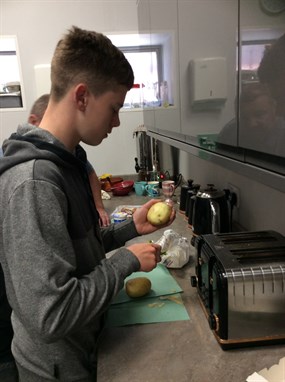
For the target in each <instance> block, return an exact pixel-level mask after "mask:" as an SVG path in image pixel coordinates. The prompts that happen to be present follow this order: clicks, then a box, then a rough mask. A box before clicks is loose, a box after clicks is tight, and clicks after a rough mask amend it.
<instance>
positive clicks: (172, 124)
mask: <svg viewBox="0 0 285 382" xmlns="http://www.w3.org/2000/svg"><path fill="white" fill-rule="evenodd" d="M138 14H139V32H140V34H142V33H148V32H149V42H150V45H152V46H153V47H157V48H158V51H159V60H158V61H159V64H158V68H159V80H158V82H157V83H151V84H150V83H149V82H148V83H147V86H148V87H150V86H152V87H153V90H154V92H155V93H156V94H157V102H155V103H154V104H153V105H144V123H145V125H146V127H147V128H148V129H149V130H151V131H156V132H161V133H162V134H165V132H168V133H169V134H170V135H171V134H172V133H180V108H179V76H178V66H179V65H178V38H177V31H178V25H177V0H163V1H161V0H140V1H139V5H138ZM147 81H148V79H146V82H147Z"/></svg>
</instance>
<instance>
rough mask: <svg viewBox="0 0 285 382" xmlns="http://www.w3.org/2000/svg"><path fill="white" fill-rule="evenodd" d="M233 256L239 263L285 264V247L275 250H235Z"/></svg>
mask: <svg viewBox="0 0 285 382" xmlns="http://www.w3.org/2000/svg"><path fill="white" fill-rule="evenodd" d="M231 253H232V255H234V256H235V257H236V259H237V260H238V261H239V263H240V264H241V265H242V264H247V263H252V262H255V263H264V262H267V263H268V262H269V261H270V262H285V247H284V248H274V249H252V250H239V249H237V250H233V251H232V252H231Z"/></svg>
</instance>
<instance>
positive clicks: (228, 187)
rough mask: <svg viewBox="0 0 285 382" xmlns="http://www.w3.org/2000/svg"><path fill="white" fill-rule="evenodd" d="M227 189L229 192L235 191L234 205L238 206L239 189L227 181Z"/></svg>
mask: <svg viewBox="0 0 285 382" xmlns="http://www.w3.org/2000/svg"><path fill="white" fill-rule="evenodd" d="M227 189H228V190H230V192H231V193H235V195H236V199H237V200H236V204H235V207H236V208H239V207H240V189H239V188H238V187H237V186H235V185H233V184H232V183H228V186H227Z"/></svg>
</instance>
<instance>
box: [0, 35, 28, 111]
mask: <svg viewBox="0 0 285 382" xmlns="http://www.w3.org/2000/svg"><path fill="white" fill-rule="evenodd" d="M18 107H23V102H22V91H21V78H20V66H19V60H18V54H17V38H16V36H0V109H9V108H18Z"/></svg>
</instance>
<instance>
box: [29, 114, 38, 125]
mask: <svg viewBox="0 0 285 382" xmlns="http://www.w3.org/2000/svg"><path fill="white" fill-rule="evenodd" d="M28 122H29V123H30V124H31V125H34V126H39V124H40V122H41V119H40V118H39V117H38V116H37V115H36V114H30V115H29V118H28Z"/></svg>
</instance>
